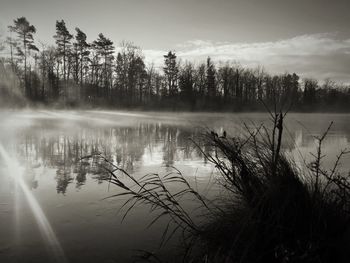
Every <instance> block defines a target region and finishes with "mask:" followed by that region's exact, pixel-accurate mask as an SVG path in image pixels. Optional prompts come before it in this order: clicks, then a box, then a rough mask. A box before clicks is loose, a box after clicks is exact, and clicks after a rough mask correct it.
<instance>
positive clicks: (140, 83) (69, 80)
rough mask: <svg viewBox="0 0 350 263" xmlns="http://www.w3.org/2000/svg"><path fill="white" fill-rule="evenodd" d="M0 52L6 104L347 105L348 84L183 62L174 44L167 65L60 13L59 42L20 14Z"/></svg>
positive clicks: (152, 106)
mask: <svg viewBox="0 0 350 263" xmlns="http://www.w3.org/2000/svg"><path fill="white" fill-rule="evenodd" d="M8 29H9V32H10V36H9V37H7V38H6V41H5V42H4V43H3V45H2V49H3V50H5V49H6V50H8V54H7V55H5V56H2V57H1V58H0V87H1V86H2V88H0V95H1V98H2V99H1V101H2V104H6V102H7V103H8V104H13V103H14V101H17V103H19V102H18V101H21V100H22V103H26V104H28V102H29V103H30V104H37V103H41V104H45V105H59V106H84V107H86V106H93V107H113V108H131V107H140V108H143V109H163V108H166V109H169V110H228V111H231V110H232V111H239V110H259V109H262V107H263V105H264V104H266V105H276V103H277V104H278V103H280V104H283V105H288V107H289V106H294V109H296V110H304V111H311V110H326V109H327V110H337V111H348V110H350V106H349V105H350V87H349V86H346V85H341V84H338V83H335V82H333V81H331V80H326V81H325V82H324V83H323V84H322V85H321V84H320V83H319V82H318V81H317V80H315V79H302V80H301V79H300V77H299V76H298V75H297V74H295V73H292V74H290V73H285V74H282V75H272V74H269V73H267V72H266V71H264V69H263V68H262V67H257V68H245V67H242V66H240V65H239V64H237V63H232V62H229V61H227V62H220V63H218V62H217V63H214V61H213V60H212V59H211V58H210V57H208V58H207V60H206V61H205V62H202V63H196V64H195V63H193V62H190V61H185V62H182V61H181V60H179V59H178V58H177V56H176V53H175V52H174V51H169V52H168V53H167V54H164V65H163V68H162V69H160V70H159V69H157V68H156V67H155V66H154V64H149V65H146V63H145V57H144V55H143V53H142V50H141V48H139V47H138V46H136V45H134V44H133V43H132V42H125V41H124V42H122V43H121V44H120V45H119V46H118V47H117V50H116V46H115V45H114V43H113V41H111V40H110V39H109V38H108V37H106V36H105V35H104V34H102V33H100V34H99V35H98V36H97V39H96V40H94V41H92V42H91V43H89V42H88V41H87V36H86V34H85V33H84V32H83V31H82V30H81V29H79V28H78V27H77V28H75V32H69V30H68V29H67V26H66V23H65V21H64V20H58V21H56V33H55V35H54V36H53V38H54V40H55V44H54V45H51V46H50V45H45V44H40V46H39V45H38V44H37V43H36V42H35V33H36V28H35V26H34V25H31V23H30V22H29V21H28V20H27V19H26V18H25V17H20V18H17V19H15V20H14V21H13V24H12V25H10V26H9V27H8Z"/></svg>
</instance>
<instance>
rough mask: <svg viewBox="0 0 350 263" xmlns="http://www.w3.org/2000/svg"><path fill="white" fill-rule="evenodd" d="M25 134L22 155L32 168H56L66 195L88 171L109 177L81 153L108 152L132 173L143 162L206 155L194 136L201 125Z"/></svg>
mask: <svg viewBox="0 0 350 263" xmlns="http://www.w3.org/2000/svg"><path fill="white" fill-rule="evenodd" d="M21 134H23V138H21V137H20V138H19V143H18V146H17V149H18V153H19V156H20V157H19V158H22V159H24V160H25V161H26V163H28V165H31V166H32V168H33V167H36V166H37V167H40V166H41V165H42V166H44V167H48V168H54V169H56V176H55V180H56V182H57V187H56V190H57V193H61V194H65V193H66V191H67V187H68V185H70V184H71V183H75V184H76V188H77V189H81V188H82V187H83V186H84V184H85V182H86V176H87V174H89V175H91V178H93V179H94V180H96V182H97V183H102V182H103V181H104V180H105V179H106V178H108V174H106V172H105V171H104V170H103V169H101V167H100V166H98V165H96V164H95V162H94V160H92V161H87V160H84V159H83V160H81V157H84V156H88V155H91V154H93V153H101V154H103V155H104V156H105V157H106V158H107V159H108V160H111V161H112V162H113V163H115V164H117V165H118V166H119V167H122V168H123V169H125V170H127V171H128V172H130V173H132V172H134V171H135V168H138V167H140V165H164V166H172V165H174V162H175V161H179V160H202V159H203V156H202V155H201V152H200V151H199V149H197V148H196V147H194V144H193V143H192V142H191V141H190V140H189V138H196V137H198V136H199V131H198V129H194V130H190V129H186V128H184V129H181V128H179V127H176V126H169V125H161V124H140V125H138V126H137V127H117V128H97V129H88V128H85V129H81V130H78V131H76V132H75V133H74V134H69V135H67V134H65V133H64V132H62V133H58V134H55V133H54V134H52V133H51V132H50V130H48V128H47V127H45V126H42V127H40V126H39V127H36V129H35V130H29V131H23V132H22V133H21ZM160 154H161V156H160ZM33 164H35V165H33ZM32 170H33V169H32ZM34 179H35V176H34V174H33V177H32V180H33V188H36V187H37V186H38V181H37V180H34Z"/></svg>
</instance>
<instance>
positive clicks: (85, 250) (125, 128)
mask: <svg viewBox="0 0 350 263" xmlns="http://www.w3.org/2000/svg"><path fill="white" fill-rule="evenodd" d="M331 121H334V125H333V126H332V129H331V130H330V132H329V134H328V136H327V138H326V140H325V142H324V153H325V154H326V157H325V158H324V159H323V165H324V167H326V168H330V167H331V166H332V163H333V162H334V160H335V158H336V154H338V153H339V151H340V150H341V149H344V148H348V149H349V148H350V115H349V114H295V113H291V114H289V115H288V117H287V121H286V128H285V137H284V138H285V140H284V144H283V146H284V149H285V151H286V152H287V154H288V155H290V156H291V157H292V158H294V160H295V162H296V163H297V165H299V166H300V167H303V165H304V163H305V162H308V161H309V160H311V158H312V156H311V154H310V152H315V149H316V140H315V137H314V136H319V135H321V134H322V133H323V132H324V131H325V130H326V129H327V127H328V125H329V123H330V122H331ZM243 123H246V124H247V125H248V126H249V127H251V128H254V125H259V124H260V123H266V125H268V123H269V122H268V115H267V114H263V113H242V114H228V113H225V114H224V113H160V112H123V111H118V112H117V111H51V110H25V111H10V110H6V111H2V112H0V165H1V167H0V222H1V224H0V262H39V260H40V261H41V262H55V260H56V261H61V262H64V261H66V262H132V260H133V255H134V254H135V253H136V251H137V250H138V249H144V250H149V251H153V252H157V251H158V249H159V238H160V237H161V235H162V231H163V229H164V224H162V222H160V223H159V224H156V225H154V226H153V227H151V228H147V225H148V223H150V221H151V220H152V215H150V213H149V208H148V207H138V208H137V209H135V210H134V211H132V213H131V214H130V215H129V216H128V217H127V218H126V220H125V221H124V222H123V223H121V218H122V216H123V213H117V211H118V209H119V207H120V206H121V205H122V204H123V201H125V198H107V199H105V198H106V197H109V196H112V195H113V194H116V193H119V192H120V190H119V189H117V188H116V187H115V186H113V185H110V184H108V182H106V181H105V179H106V178H108V175H107V174H106V173H105V172H104V171H103V169H101V167H99V166H97V165H94V164H93V163H92V162H91V161H88V160H85V159H84V160H83V161H80V159H81V157H83V156H87V155H90V154H91V153H97V152H98V153H101V154H103V155H104V156H106V157H107V158H109V159H110V160H111V161H113V163H115V164H116V165H118V166H119V167H121V168H123V169H125V170H127V171H128V172H129V173H130V174H132V175H134V176H135V177H139V176H143V175H145V174H147V173H159V174H165V173H167V172H169V171H171V170H172V168H171V167H172V166H174V167H176V168H177V169H179V170H180V171H181V172H182V173H183V175H184V176H185V177H186V178H187V179H188V180H190V181H191V182H193V183H195V184H196V187H197V188H198V189H199V190H201V191H206V194H207V195H212V196H214V195H216V194H218V193H219V192H220V188H219V186H217V185H215V184H214V183H213V182H214V181H215V178H216V175H217V172H216V170H215V167H213V165H211V164H210V163H207V162H206V160H205V159H204V157H203V155H202V154H201V152H200V151H199V149H197V147H196V146H195V145H194V143H193V142H192V140H194V141H196V140H198V139H199V138H200V135H201V134H202V133H203V132H205V129H209V130H215V131H216V132H217V133H218V134H222V133H223V131H226V132H227V133H228V134H229V135H234V136H242V134H243V133H244V128H243ZM341 165H342V166H341V168H340V169H341V170H342V171H349V169H350V158H349V156H345V157H344V159H343V160H342V162H341ZM175 187H176V186H175ZM173 246H176V242H175V241H174V242H170V243H169V244H168V248H167V250H165V251H164V249H163V250H162V252H160V253H164V254H167V255H168V256H169V255H172V254H175V252H174V251H175V248H174V247H173Z"/></svg>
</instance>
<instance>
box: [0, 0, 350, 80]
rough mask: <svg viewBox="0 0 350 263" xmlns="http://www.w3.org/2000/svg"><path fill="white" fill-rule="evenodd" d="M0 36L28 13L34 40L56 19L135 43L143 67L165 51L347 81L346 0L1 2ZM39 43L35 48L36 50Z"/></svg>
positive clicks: (47, 37)
mask: <svg viewBox="0 0 350 263" xmlns="http://www.w3.org/2000/svg"><path fill="white" fill-rule="evenodd" d="M0 1H1V3H0V33H1V34H2V35H3V36H4V35H5V34H6V31H7V26H8V25H10V24H12V22H13V19H15V18H17V17H21V16H25V17H26V18H27V19H28V20H29V21H30V22H31V23H32V24H33V25H34V26H35V27H36V29H37V34H36V41H37V42H39V41H41V42H44V43H49V44H53V43H54V39H53V37H52V36H53V35H54V34H55V22H56V20H61V19H64V20H65V21H66V24H67V26H68V28H69V30H70V31H71V32H74V28H75V27H79V28H80V29H81V30H83V31H84V32H85V33H86V34H87V36H88V40H89V41H93V40H94V39H96V38H97V35H98V34H99V33H103V34H104V35H105V36H106V37H108V38H110V39H111V40H112V41H113V42H114V43H115V44H116V45H118V44H119V43H121V42H122V41H123V40H127V41H132V42H134V43H135V44H136V45H137V46H140V47H141V48H142V49H143V50H144V54H145V57H146V60H147V62H148V63H151V62H154V63H155V64H156V66H157V65H158V66H160V65H161V64H162V62H163V54H164V53H165V52H167V51H168V50H174V51H176V52H177V55H178V57H179V58H180V59H181V60H183V61H185V60H191V61H195V62H200V61H203V60H205V58H206V57H208V56H210V57H212V58H213V59H214V61H216V62H217V63H219V62H220V61H226V60H228V61H231V62H235V63H240V64H241V65H242V66H249V67H255V66H258V65H259V66H263V67H264V68H265V70H266V71H268V72H271V73H276V74H282V73H285V72H287V71H288V72H296V73H298V74H300V75H301V76H302V77H313V78H316V79H319V80H323V79H326V78H331V79H333V80H335V81H339V82H343V83H350V27H349V25H350V15H349V10H350V1H349V0H332V1H330V0H327V1H326V0H293V1H291V0H288V1H287V0H98V1H97V0H94V1H91V0H60V1H53V0H22V1H20V0H0ZM39 46H40V45H39Z"/></svg>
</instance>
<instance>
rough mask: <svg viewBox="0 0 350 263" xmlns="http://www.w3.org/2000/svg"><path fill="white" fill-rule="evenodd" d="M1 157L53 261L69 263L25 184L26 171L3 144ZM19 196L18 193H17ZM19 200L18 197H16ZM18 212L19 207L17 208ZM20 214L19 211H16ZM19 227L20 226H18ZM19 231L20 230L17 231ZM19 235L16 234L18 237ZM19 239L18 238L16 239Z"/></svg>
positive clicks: (17, 220) (42, 212)
mask: <svg viewBox="0 0 350 263" xmlns="http://www.w3.org/2000/svg"><path fill="white" fill-rule="evenodd" d="M0 157H2V159H3V161H4V163H5V164H6V165H7V169H8V173H9V174H10V175H11V177H12V178H13V179H14V180H15V182H16V185H17V186H16V190H18V188H19V189H21V190H22V192H23V193H24V196H25V197H26V200H27V202H28V205H29V207H30V209H31V210H32V213H33V215H34V217H35V219H36V221H37V223H38V226H39V229H40V232H41V235H42V237H43V238H44V241H45V244H46V245H47V247H48V249H49V251H50V253H51V254H52V256H53V259H54V260H55V261H56V262H59V263H65V262H67V260H66V257H65V255H64V251H63V249H62V247H61V244H60V242H59V241H58V239H57V237H56V234H55V232H54V231H53V229H52V227H51V224H50V222H49V221H48V219H47V217H46V215H45V214H44V211H43V210H42V209H41V207H40V205H39V203H38V201H37V200H36V199H35V197H34V195H33V193H32V192H31V191H30V190H29V188H28V186H27V184H26V183H25V182H24V180H23V178H22V175H23V173H24V169H23V168H21V166H20V163H19V162H18V160H17V159H15V158H12V157H11V156H10V155H9V153H8V152H7V151H6V150H5V148H4V147H3V145H2V144H0ZM15 194H16V195H18V193H15ZM16 198H18V197H16ZM15 210H18V207H16V208H15ZM15 213H18V211H15ZM17 216H18V214H17V215H16V217H17ZM16 224H19V219H18V218H17V219H16ZM17 227H19V225H17ZM17 231H18V230H17ZM17 235H18V233H16V236H17ZM16 238H18V236H17V237H16Z"/></svg>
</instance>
